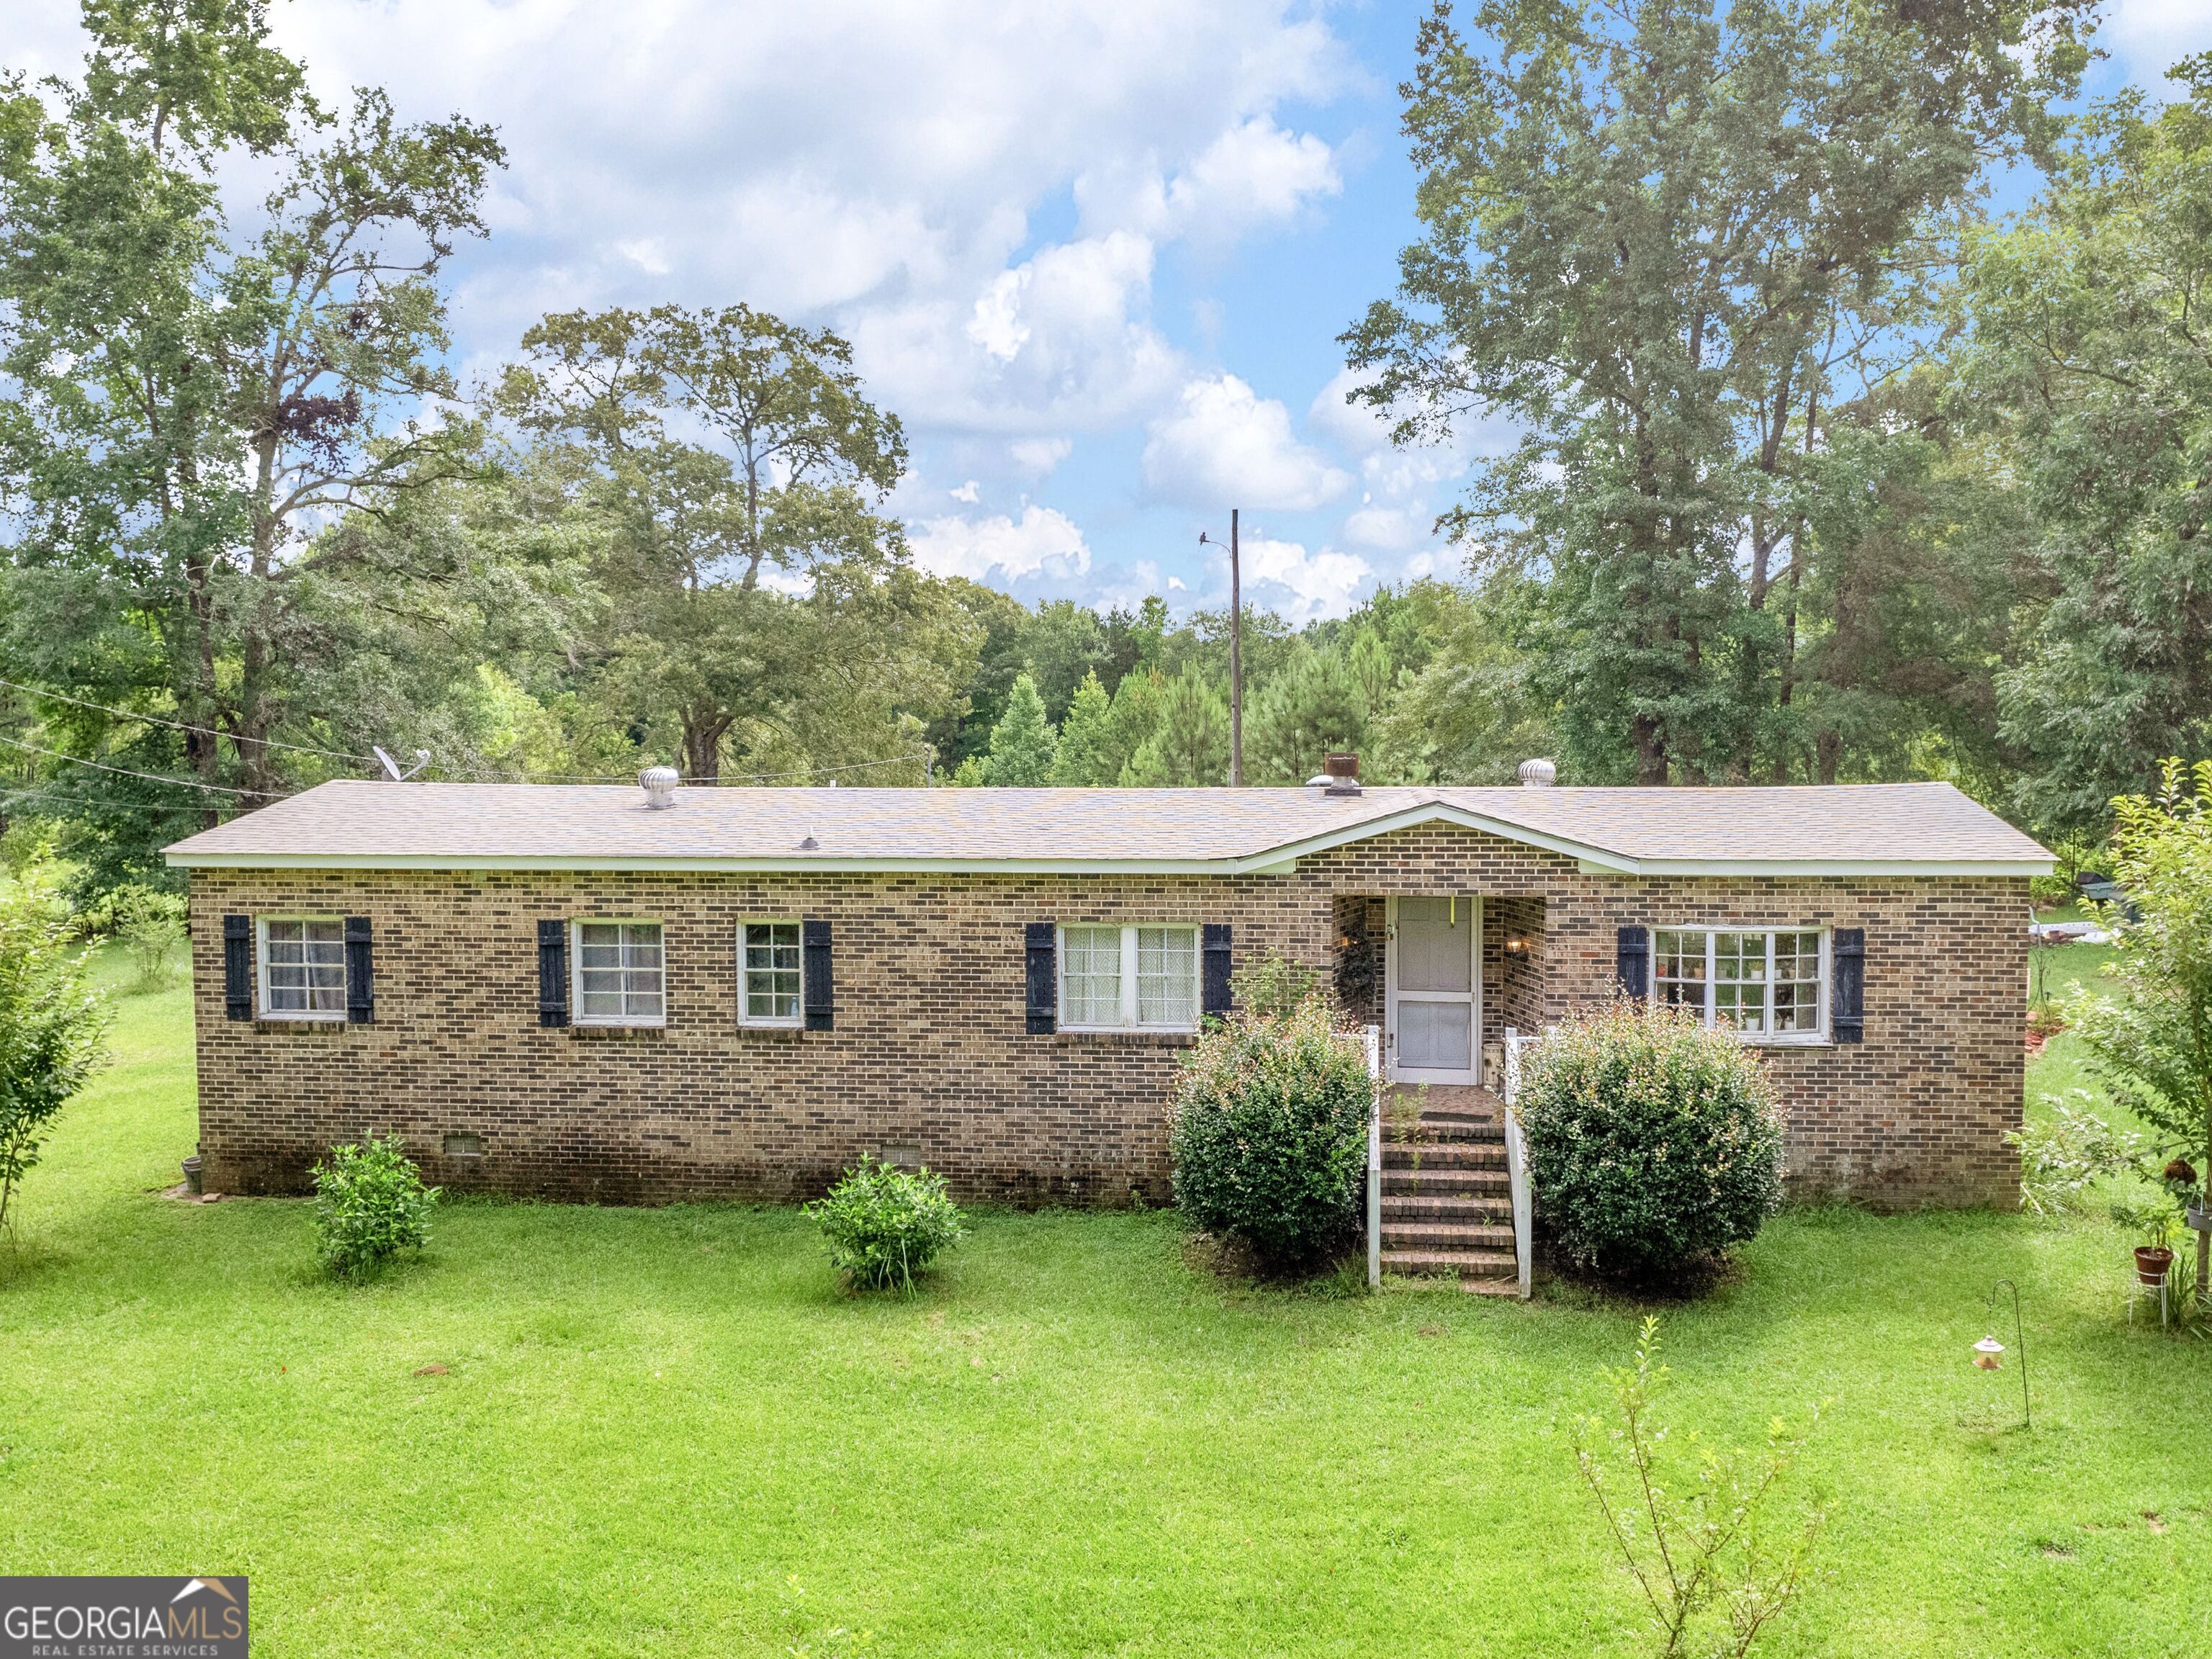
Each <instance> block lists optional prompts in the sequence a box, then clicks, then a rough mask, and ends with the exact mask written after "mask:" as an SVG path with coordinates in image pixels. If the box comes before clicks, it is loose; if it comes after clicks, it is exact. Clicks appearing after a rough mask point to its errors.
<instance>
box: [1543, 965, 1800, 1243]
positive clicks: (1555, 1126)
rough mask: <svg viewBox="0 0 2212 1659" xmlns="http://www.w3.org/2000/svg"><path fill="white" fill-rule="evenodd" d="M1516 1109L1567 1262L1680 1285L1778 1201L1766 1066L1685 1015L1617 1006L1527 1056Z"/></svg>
mask: <svg viewBox="0 0 2212 1659" xmlns="http://www.w3.org/2000/svg"><path fill="white" fill-rule="evenodd" d="M1525 1066H1526V1068H1525V1070H1524V1072H1523V1073H1522V1085H1521V1093H1520V1096H1519V1098H1518V1099H1516V1101H1515V1102H1514V1109H1515V1110H1516V1112H1517V1113H1518V1114H1519V1115H1520V1118H1521V1127H1522V1131H1523V1132H1524V1133H1526V1135H1527V1136H1528V1166H1529V1172H1530V1174H1531V1176H1533V1177H1534V1183H1535V1196H1536V1207H1537V1211H1538V1213H1539V1215H1540V1217H1541V1219H1542V1220H1543V1222H1544V1223H1545V1225H1547V1227H1548V1228H1549V1229H1550V1231H1551V1232H1552V1235H1553V1237H1554V1239H1555V1240H1556V1241H1557V1242H1558V1244H1559V1249H1560V1250H1561V1252H1562V1253H1563V1254H1564V1255H1565V1256H1566V1258H1567V1259H1568V1260H1569V1261H1571V1262H1573V1263H1574V1264H1575V1265H1576V1266H1577V1267H1583V1268H1584V1269H1587V1270H1589V1271H1590V1272H1594V1273H1601V1274H1604V1275H1606V1276H1607V1277H1610V1278H1617V1279H1626V1280H1629V1281H1632V1282H1638V1283H1645V1284H1666V1283H1670V1282H1679V1281H1681V1280H1683V1279H1687V1278H1689V1277H1692V1276H1693V1275H1695V1274H1696V1273H1699V1272H1701V1271H1704V1270H1705V1269H1706V1268H1708V1267H1711V1265H1712V1264H1713V1263H1714V1262H1715V1261H1717V1259H1718V1258H1719V1257H1720V1256H1721V1255H1723V1254H1724V1253H1725V1252H1726V1251H1727V1250H1728V1249H1729V1247H1730V1246H1732V1245H1735V1244H1740V1243H1743V1242H1744V1241H1745V1240H1746V1239H1748V1238H1751V1237H1753V1236H1754V1235H1755V1234H1756V1233H1757V1232H1758V1231H1759V1224H1760V1223H1761V1222H1763V1221H1764V1220H1765V1218H1767V1217H1768V1216H1770V1215H1771V1214H1772V1213H1773V1212H1774V1211H1775V1210H1776V1209H1777V1208H1778V1207H1779V1206H1780V1204H1781V1201H1782V1119H1781V1116H1780V1115H1779V1113H1778V1111H1777V1110H1776V1109H1775V1104H1774V1091H1773V1090H1772V1088H1771V1085H1769V1084H1768V1082H1767V1078H1766V1073H1765V1068H1764V1067H1763V1066H1760V1064H1759V1060H1758V1059H1757V1057H1756V1056H1755V1055H1753V1054H1752V1053H1751V1052H1750V1051H1748V1050H1747V1049H1746V1048H1745V1047H1744V1046H1743V1044H1742V1043H1741V1042H1738V1041H1737V1040H1736V1038H1735V1037H1734V1036H1731V1035H1729V1033H1728V1032H1726V1031H1723V1030H1711V1031H1709V1030H1705V1027H1704V1026H1703V1025H1702V1024H1700V1023H1699V1020H1698V1018H1697V1017H1696V1016H1695V1015H1693V1014H1692V1013H1690V1012H1687V1011H1686V1010H1684V1009H1679V1008H1668V1007H1653V1008H1650V1009H1648V1010H1647V1009H1644V1008H1641V1007H1639V1006H1638V1005H1636V1004H1634V1003H1630V1002H1615V1003H1613V1005H1611V1006H1608V1007H1607V1008H1604V1009H1602V1010H1601V1011H1599V1012H1595V1013H1589V1014H1583V1015H1580V1016H1577V1017H1576V1018H1571V1019H1569V1020H1567V1021H1565V1023H1564V1024H1561V1025H1560V1027H1559V1030H1558V1031H1557V1032H1556V1033H1555V1034H1554V1035H1553V1036H1548V1037H1547V1038H1546V1039H1545V1040H1544V1042H1542V1043H1541V1045H1539V1046H1538V1047H1537V1048H1535V1049H1534V1050H1533V1051H1531V1053H1530V1054H1529V1056H1528V1060H1527V1061H1526V1063H1525Z"/></svg>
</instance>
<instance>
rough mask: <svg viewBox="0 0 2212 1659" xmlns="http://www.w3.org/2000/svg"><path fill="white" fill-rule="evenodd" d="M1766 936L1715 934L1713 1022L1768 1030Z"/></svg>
mask: <svg viewBox="0 0 2212 1659" xmlns="http://www.w3.org/2000/svg"><path fill="white" fill-rule="evenodd" d="M1766 943H1767V940H1766V935H1765V934H1764V933H1715V934H1714V935H1713V1023H1714V1024H1716V1025H1727V1026H1732V1027H1734V1028H1735V1030H1739V1031H1753V1032H1758V1031H1764V1030H1766Z"/></svg>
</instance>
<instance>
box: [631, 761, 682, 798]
mask: <svg viewBox="0 0 2212 1659" xmlns="http://www.w3.org/2000/svg"><path fill="white" fill-rule="evenodd" d="M683 781H684V776H683V775H682V774H681V773H679V772H678V770H677V769H675V768H674V767H672V766H648V767H647V768H646V769H645V770H644V771H642V772H641V773H639V774H638V775H637V787H639V788H641V789H642V790H644V791H645V804H646V805H647V806H673V805H676V786H677V785H678V784H679V783H681V782H683Z"/></svg>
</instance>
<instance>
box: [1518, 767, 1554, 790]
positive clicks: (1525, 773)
mask: <svg viewBox="0 0 2212 1659" xmlns="http://www.w3.org/2000/svg"><path fill="white" fill-rule="evenodd" d="M1558 781H1559V768H1558V767H1556V766H1554V765H1553V764H1552V763H1551V762H1549V761H1547V760H1524V761H1522V763H1521V787H1522V788H1523V789H1549V788H1550V787H1552V786H1553V784H1555V783H1557V782H1558Z"/></svg>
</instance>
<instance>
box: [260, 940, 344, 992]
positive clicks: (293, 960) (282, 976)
mask: <svg viewBox="0 0 2212 1659" xmlns="http://www.w3.org/2000/svg"><path fill="white" fill-rule="evenodd" d="M264 937H265V939H266V940H267V944H268V951H269V960H268V963H267V964H266V969H265V971H266V974H267V977H268V982H269V1012H271V1013H281V1014H342V1013H343V1012H345V927H344V924H343V922H340V921H337V920H336V919H335V918H331V919H325V920H321V921H272V922H270V923H269V924H268V932H267V933H266V934H265V935H264Z"/></svg>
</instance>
